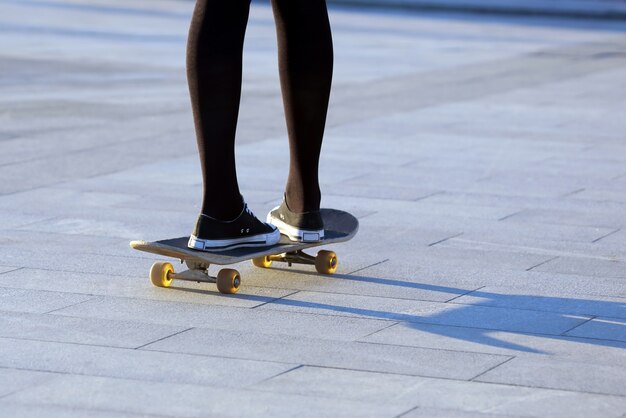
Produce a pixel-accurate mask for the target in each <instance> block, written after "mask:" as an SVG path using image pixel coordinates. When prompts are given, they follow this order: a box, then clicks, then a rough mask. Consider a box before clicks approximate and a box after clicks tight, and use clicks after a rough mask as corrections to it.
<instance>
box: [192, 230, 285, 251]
mask: <svg viewBox="0 0 626 418" xmlns="http://www.w3.org/2000/svg"><path fill="white" fill-rule="evenodd" d="M278 241H280V231H279V230H278V229H276V230H275V231H273V232H268V233H267V234H259V235H253V236H250V237H242V238H232V239H201V238H198V237H196V236H194V235H192V236H191V237H189V243H188V244H187V246H188V247H189V248H191V249H193V250H200V251H226V250H233V249H235V248H242V247H266V246H269V245H274V244H276V243H278Z"/></svg>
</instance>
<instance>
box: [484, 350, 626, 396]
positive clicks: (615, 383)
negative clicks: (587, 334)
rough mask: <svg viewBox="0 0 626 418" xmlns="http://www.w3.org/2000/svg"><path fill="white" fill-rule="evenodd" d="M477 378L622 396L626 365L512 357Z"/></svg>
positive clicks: (494, 381)
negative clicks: (505, 362)
mask: <svg viewBox="0 0 626 418" xmlns="http://www.w3.org/2000/svg"><path fill="white" fill-rule="evenodd" d="M477 380H479V381H484V382H492V383H505V384H512V385H521V386H531V387H543V388H552V389H565V390H571V391H576V392H586V393H601V394H609V395H619V396H624V393H625V392H626V390H625V389H624V381H625V380H626V367H624V366H623V364H612V365H598V364H587V363H579V362H566V361H561V360H556V359H550V358H541V359H539V358H532V359H530V358H514V359H513V360H511V361H509V362H507V364H503V365H501V366H499V367H496V368H495V369H493V370H490V371H488V372H487V373H485V374H483V375H482V376H479V377H478V378H477Z"/></svg>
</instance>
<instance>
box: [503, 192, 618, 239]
mask: <svg viewBox="0 0 626 418" xmlns="http://www.w3.org/2000/svg"><path fill="white" fill-rule="evenodd" d="M579 189H580V188H576V187H572V188H571V190H569V191H570V192H573V191H576V190H579ZM513 217H514V218H515V221H517V222H522V221H523V222H530V223H554V224H563V225H580V226H595V227H607V228H614V229H619V228H622V227H624V226H625V225H626V224H625V221H624V217H623V215H622V214H621V213H618V212H613V211H610V212H609V211H599V210H596V211H594V212H592V213H590V212H578V211H566V210H558V209H554V210H549V211H548V210H545V209H526V210H523V211H521V212H519V213H517V214H515V215H513ZM513 217H512V218H513Z"/></svg>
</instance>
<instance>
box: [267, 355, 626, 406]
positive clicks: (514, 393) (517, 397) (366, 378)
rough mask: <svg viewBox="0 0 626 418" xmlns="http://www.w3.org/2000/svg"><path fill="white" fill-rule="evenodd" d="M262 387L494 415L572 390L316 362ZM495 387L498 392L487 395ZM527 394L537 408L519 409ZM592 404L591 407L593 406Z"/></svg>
mask: <svg viewBox="0 0 626 418" xmlns="http://www.w3.org/2000/svg"><path fill="white" fill-rule="evenodd" d="M265 385H266V386H265ZM262 389H263V390H273V391H280V392H285V393H292V394H303V393H312V394H315V395H317V396H324V397H329V398H332V399H337V398H340V399H345V398H347V399H355V400H360V401H364V400H366V399H368V397H367V395H368V394H369V398H371V397H372V396H375V397H377V398H379V402H380V403H381V404H385V403H395V404H403V403H410V402H413V403H414V404H415V405H417V406H419V408H418V410H419V409H421V408H422V407H426V408H431V407H434V408H458V409H461V410H465V411H467V412H476V413H480V412H484V413H487V414H488V413H490V412H491V413H495V414H496V416H497V415H499V414H500V413H502V414H514V415H517V414H520V415H522V414H523V415H524V416H527V415H529V416H546V415H549V414H547V413H546V411H545V409H548V408H554V407H555V406H557V405H558V404H559V402H560V398H561V397H563V396H565V397H567V398H568V399H569V398H572V397H573V396H572V395H573V394H571V393H567V392H557V391H547V390H542V389H534V388H521V387H517V388H514V387H510V386H508V387H507V386H503V385H481V384H479V383H475V382H459V381H454V380H451V381H447V380H443V379H432V378H422V377H409V376H393V375H386V376H384V375H383V376H381V375H380V374H378V373H370V372H361V371H354V370H342V369H326V368H317V367H301V368H298V369H295V370H292V371H290V372H288V373H285V374H283V375H280V376H277V377H275V378H272V379H270V380H269V381H267V382H266V383H265V384H264V386H263V388H262ZM496 393H497V394H498V396H490V394H491V395H493V394H496ZM373 394H375V395H373ZM587 396H589V395H587ZM607 398H608V399H611V400H613V401H617V402H619V401H620V400H622V401H623V399H621V398H618V397H613V398H611V397H607ZM529 399H532V400H533V401H534V402H536V406H535V408H536V409H535V411H531V413H530V414H529V413H528V412H526V413H525V412H523V411H522V410H521V408H520V406H521V405H523V404H524V403H525V402H528V401H529ZM577 403H578V402H577ZM618 405H619V403H618ZM537 406H542V407H543V408H545V409H544V412H540V413H537V412H538V409H539V408H537ZM577 406H578V405H577ZM563 407H564V406H562V408H563ZM570 408H572V409H571V413H574V414H577V415H578V414H579V412H577V411H576V410H575V409H574V408H573V407H572V406H570ZM613 408H614V414H615V410H617V408H615V406H613ZM591 409H592V410H593V407H592V408H591ZM609 411H611V407H609V408H607V412H609ZM532 412H535V413H532ZM568 412H569V411H568ZM544 414H545V415H544ZM418 416H419V415H418ZM444 416H445V415H444ZM447 416H449V415H447ZM461 416H463V415H461ZM470 416H471V415H470ZM487 416H488V415H487ZM580 416H583V415H580Z"/></svg>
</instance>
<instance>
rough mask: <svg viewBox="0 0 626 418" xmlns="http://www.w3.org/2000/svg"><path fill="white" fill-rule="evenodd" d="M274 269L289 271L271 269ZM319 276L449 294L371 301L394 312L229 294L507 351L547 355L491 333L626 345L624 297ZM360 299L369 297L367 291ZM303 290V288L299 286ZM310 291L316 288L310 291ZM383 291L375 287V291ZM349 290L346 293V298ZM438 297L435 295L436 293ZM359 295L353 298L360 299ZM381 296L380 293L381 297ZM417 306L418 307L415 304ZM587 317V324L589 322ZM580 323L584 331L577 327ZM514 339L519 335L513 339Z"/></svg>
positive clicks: (353, 276) (361, 277) (267, 304)
mask: <svg viewBox="0 0 626 418" xmlns="http://www.w3.org/2000/svg"><path fill="white" fill-rule="evenodd" d="M276 269H277V270H285V271H292V272H293V270H288V269H282V268H276ZM298 273H299V274H305V275H313V276H317V277H319V275H318V274H316V273H310V272H304V271H298ZM325 280H340V281H353V282H362V283H368V284H374V285H379V286H394V287H401V288H404V289H407V290H408V289H412V290H423V291H426V292H435V293H444V294H447V295H449V298H445V297H444V298H441V297H436V298H430V299H429V298H428V295H425V297H424V298H423V299H420V298H418V297H411V295H405V297H398V295H397V292H396V293H395V294H393V295H392V296H388V298H389V302H390V303H389V304H387V303H386V302H385V301H384V300H383V301H382V302H381V301H380V300H377V301H376V304H377V305H378V306H381V305H387V306H389V305H390V304H391V303H393V302H391V301H392V300H396V301H398V303H399V304H400V305H401V306H399V307H398V309H397V310H395V309H393V308H391V309H390V308H387V309H382V308H380V309H371V308H366V307H363V306H355V305H357V304H359V303H367V301H365V302H363V301H361V302H359V301H358V300H357V301H354V299H352V304H350V299H348V300H347V301H346V304H345V305H343V304H331V303H320V302H312V301H305V300H298V299H295V298H294V297H297V296H296V295H297V293H299V292H300V291H298V290H294V293H293V294H291V295H288V296H286V297H284V298H269V297H264V296H257V295H245V294H241V295H236V296H235V297H239V298H243V299H247V300H253V301H258V302H261V303H262V304H263V305H264V308H270V309H271V308H275V309H278V310H281V309H282V310H286V311H296V312H304V313H316V314H325V315H339V316H342V317H345V316H349V317H361V318H373V319H380V320H388V321H393V322H396V325H395V326H398V325H399V326H404V327H407V328H410V329H414V330H416V331H421V332H426V333H430V334H437V335H440V336H442V337H448V338H453V339H456V340H464V341H467V342H471V343H475V344H480V345H484V346H492V347H497V348H501V349H508V350H513V351H520V352H527V353H537V354H549V352H547V351H544V350H541V349H538V348H534V347H532V346H530V345H525V344H526V342H524V343H523V344H522V343H520V342H519V341H518V342H513V341H507V340H504V339H502V338H498V337H497V336H495V334H497V333H506V334H507V336H508V337H509V338H510V337H511V336H512V337H514V338H513V339H516V338H515V337H516V336H517V337H523V336H526V337H532V338H542V339H543V338H546V339H552V340H558V341H564V342H565V341H567V342H577V343H585V344H592V345H601V346H607V347H616V348H623V349H624V348H626V341H624V335H626V301H625V302H621V301H618V302H613V301H600V300H590V299H579V298H566V297H553V296H536V295H519V294H504V293H493V292H487V291H484V290H481V289H482V287H481V288H477V289H462V288H458V287H450V286H441V285H432V284H425V283H416V282H406V281H402V280H394V279H384V278H378V277H367V276H362V275H350V274H335V275H333V276H330V277H327V278H325ZM368 290H369V292H368V293H367V295H365V294H364V295H363V296H362V297H363V298H367V297H368V295H369V296H375V295H373V294H372V292H371V290H372V289H368ZM302 291H306V290H302ZM313 291H316V290H313ZM385 294H389V292H388V291H385V290H383V289H382V288H381V292H380V295H385ZM340 295H341V292H339V293H336V292H334V293H333V299H335V300H336V299H337V297H338V296H339V297H341V296H340ZM352 296H353V294H346V297H348V298H351V297H352ZM440 296H441V295H440ZM461 296H470V297H472V299H471V300H470V301H468V302H466V303H463V302H459V301H456V299H458V298H459V297H461ZM360 297H361V296H358V295H357V296H356V298H357V299H358V298H360ZM382 298H383V299H384V298H385V296H382ZM411 302H414V303H415V305H416V310H421V311H423V313H418V314H416V313H410V312H407V311H411V310H412V309H411ZM418 305H421V306H418ZM592 320H594V321H593V324H591V327H589V325H590V324H589V322H590V321H592ZM583 325H586V326H587V329H586V330H584V329H582V330H578V331H577V329H578V328H579V327H581V326H583ZM517 339H518V340H519V339H520V338H517Z"/></svg>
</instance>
